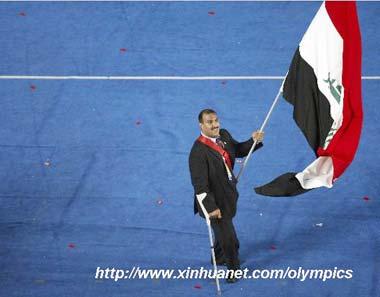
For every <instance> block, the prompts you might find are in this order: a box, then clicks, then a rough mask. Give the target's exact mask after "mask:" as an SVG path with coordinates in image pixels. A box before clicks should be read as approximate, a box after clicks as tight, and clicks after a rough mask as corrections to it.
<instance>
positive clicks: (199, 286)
mask: <svg viewBox="0 0 380 297" xmlns="http://www.w3.org/2000/svg"><path fill="white" fill-rule="evenodd" d="M194 288H195V289H202V286H201V285H199V284H196V285H195V286H194Z"/></svg>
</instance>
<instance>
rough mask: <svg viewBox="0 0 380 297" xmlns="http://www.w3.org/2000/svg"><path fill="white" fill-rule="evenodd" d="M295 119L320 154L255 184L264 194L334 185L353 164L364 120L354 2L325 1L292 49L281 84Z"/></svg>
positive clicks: (290, 194)
mask: <svg viewBox="0 0 380 297" xmlns="http://www.w3.org/2000/svg"><path fill="white" fill-rule="evenodd" d="M283 97H284V98H285V99H286V100H287V101H288V102H289V103H290V104H292V105H293V107H294V110H293V118H294V120H295V121H296V123H297V125H298V127H299V128H300V129H301V131H302V132H303V134H304V136H305V137H306V139H307V141H308V143H309V145H310V146H311V148H312V149H313V151H314V153H315V155H316V159H315V161H314V162H312V163H311V164H310V165H309V166H307V167H306V169H304V170H303V171H302V172H298V173H296V172H289V173H285V174H283V175H281V176H279V177H277V178H276V179H274V180H273V181H272V182H270V183H268V184H266V185H263V186H261V187H258V188H255V191H256V193H258V194H261V195H266V196H294V195H298V194H302V193H304V192H306V191H308V190H311V189H314V188H318V187H327V188H331V187H332V186H333V183H334V182H335V181H336V180H337V178H339V177H340V176H341V175H342V174H343V172H344V171H345V170H346V168H347V167H348V166H349V165H350V163H351V161H352V160H353V158H354V156H355V152H356V149H357V147H358V144H359V138H360V132H361V128H362V122H363V113H362V95H361V39H360V29H359V23H358V17H357V13H356V3H355V2H351V1H350V2H348V1H347V2H330V1H326V2H323V3H322V6H321V7H320V9H319V11H318V13H317V14H316V16H315V17H314V19H313V21H312V22H311V24H310V26H309V28H308V30H307V31H306V33H305V35H304V37H303V38H302V41H301V43H300V44H299V47H298V49H297V51H296V53H295V54H294V57H293V60H292V63H291V65H290V69H289V72H288V74H287V77H286V79H285V82H284V84H283Z"/></svg>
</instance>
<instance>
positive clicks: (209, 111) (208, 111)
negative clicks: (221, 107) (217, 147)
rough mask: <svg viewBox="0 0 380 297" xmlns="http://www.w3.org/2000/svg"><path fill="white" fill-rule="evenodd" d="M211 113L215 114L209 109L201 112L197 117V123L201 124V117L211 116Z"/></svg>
mask: <svg viewBox="0 0 380 297" xmlns="http://www.w3.org/2000/svg"><path fill="white" fill-rule="evenodd" d="M211 113H214V114H216V112H215V111H214V110H212V109H210V108H206V109H203V110H202V111H201V112H200V113H199V115H198V121H199V122H200V123H203V115H204V114H211Z"/></svg>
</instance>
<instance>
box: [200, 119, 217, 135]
mask: <svg viewBox="0 0 380 297" xmlns="http://www.w3.org/2000/svg"><path fill="white" fill-rule="evenodd" d="M199 126H200V127H201V131H202V133H203V134H204V135H206V136H208V137H213V138H217V137H219V129H220V125H219V119H218V116H217V115H216V114H215V113H209V114H203V118H202V123H199Z"/></svg>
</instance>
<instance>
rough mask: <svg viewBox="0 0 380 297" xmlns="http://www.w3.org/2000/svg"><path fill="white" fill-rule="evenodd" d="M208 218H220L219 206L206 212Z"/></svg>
mask: <svg viewBox="0 0 380 297" xmlns="http://www.w3.org/2000/svg"><path fill="white" fill-rule="evenodd" d="M208 216H209V217H210V219H221V218H222V213H221V211H220V209H219V208H217V209H215V210H214V211H212V212H210V213H209V214H208Z"/></svg>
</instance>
